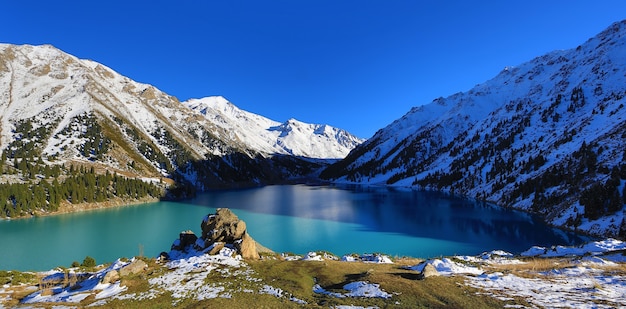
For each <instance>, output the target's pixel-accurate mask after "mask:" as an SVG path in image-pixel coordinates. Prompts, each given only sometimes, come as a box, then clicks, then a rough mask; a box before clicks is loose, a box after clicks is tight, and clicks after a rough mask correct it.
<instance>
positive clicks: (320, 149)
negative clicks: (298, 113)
mask: <svg viewBox="0 0 626 309" xmlns="http://www.w3.org/2000/svg"><path fill="white" fill-rule="evenodd" d="M183 104H184V105H187V106H188V107H189V108H191V109H192V110H195V111H198V112H200V113H201V114H202V115H204V116H205V117H206V119H208V120H209V121H210V122H211V123H213V124H215V125H216V126H218V127H220V128H222V129H224V130H226V131H228V132H229V133H230V135H229V138H230V139H232V140H237V141H241V142H242V143H244V144H245V145H247V146H248V147H250V148H252V149H254V150H256V151H258V152H262V153H271V154H285V155H294V156H301V157H309V158H320V159H322V158H326V159H328V158H337V159H340V158H344V157H345V156H346V155H347V154H348V153H349V152H350V150H352V149H353V148H354V147H356V146H357V145H359V144H361V143H362V142H363V141H364V140H363V139H359V138H357V137H355V136H353V135H351V134H350V133H348V132H346V131H344V130H341V129H337V128H334V127H331V126H328V125H318V124H307V123H304V122H300V121H297V120H295V119H289V120H287V121H286V122H284V123H280V122H277V121H273V120H270V119H268V118H265V117H263V116H260V115H257V114H253V113H250V112H246V111H243V110H241V109H239V108H237V107H236V106H235V105H233V104H232V103H231V102H228V101H227V100H226V99H225V98H224V97H219V96H218V97H207V98H203V99H191V100H189V101H186V102H183Z"/></svg>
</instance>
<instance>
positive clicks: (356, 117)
mask: <svg viewBox="0 0 626 309" xmlns="http://www.w3.org/2000/svg"><path fill="white" fill-rule="evenodd" d="M621 19H626V1H623V0H616V1H613V0H611V1H605V0H593V1H591V0H590V1H583V0H581V1H563V0H557V1H552V0H541V1H535V0H531V1H418V0H409V1H403V0H387V1H383V0H380V1H370V0H355V1H341V0H289V1H287V0H280V1H274V0H267V1H258V0H255V1H238V0H233V1H200V0H178V1H159V0H156V1H131V0H126V1H118V0H110V1H30V0H23V1H16V0H0V42H3V43H12V44H52V45H54V46H56V47H58V48H60V49H61V50H63V51H65V52H67V53H70V54H73V55H75V56H77V57H79V58H87V59H92V60H95V61H98V62H101V63H103V64H105V65H107V66H109V67H111V68H112V69H114V70H116V71H117V72H119V73H121V74H122V75H125V76H128V77H130V78H132V79H134V80H136V81H139V82H143V83H149V84H152V85H155V86H156V87H158V88H159V89H161V90H163V91H165V92H167V93H168V94H170V95H173V96H176V97H177V98H179V99H180V100H181V101H183V100H186V99H189V98H200V97H205V96H209V95H223V96H225V97H226V98H228V99H229V100H230V101H231V102H233V103H234V104H235V105H237V106H239V107H240V108H242V109H245V110H248V111H250V112H253V113H257V114H261V115H263V116H266V117H268V118H271V119H273V120H277V121H285V120H287V119H289V118H296V119H298V120H301V121H305V122H311V123H327V124H330V125H333V126H336V127H340V128H343V129H346V130H348V131H350V132H352V133H353V134H356V135H357V136H360V137H365V138H368V137H371V136H372V135H373V134H374V133H375V131H376V130H378V129H380V128H382V127H384V126H386V125H387V124H389V123H391V122H392V121H393V120H395V119H397V118H399V117H401V116H402V115H404V114H405V113H406V112H408V111H409V109H410V108H411V107H413V106H417V105H422V104H426V103H430V102H431V101H432V100H433V99H435V98H437V97H440V96H443V97H445V96H448V95H451V94H453V93H456V92H459V91H466V90H469V89H470V88H472V87H473V86H474V85H476V84H478V83H482V82H484V81H486V80H488V79H490V78H492V77H493V76H495V75H496V74H498V72H500V71H501V70H502V68H504V67H505V66H511V65H517V64H520V63H522V62H525V61H528V60H531V59H532V58H534V57H536V56H540V55H542V54H544V53H546V52H549V51H552V50H555V49H569V48H575V47H576V46H578V45H580V44H582V43H583V42H584V41H586V40H587V39H588V38H590V37H592V36H594V35H596V34H597V33H598V32H600V31H602V30H604V29H605V28H606V27H608V26H609V25H610V24H611V23H613V22H616V21H619V20H621Z"/></svg>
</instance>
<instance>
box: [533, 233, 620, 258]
mask: <svg viewBox="0 0 626 309" xmlns="http://www.w3.org/2000/svg"><path fill="white" fill-rule="evenodd" d="M618 250H626V243H625V242H623V241H620V240H616V239H612V238H609V239H605V240H601V241H594V242H590V243H586V244H584V245H581V246H578V247H565V246H555V247H552V248H549V249H548V248H545V247H537V246H534V247H532V248H530V249H528V250H526V251H524V252H522V253H521V255H522V256H536V257H562V256H581V255H584V254H592V255H597V254H602V253H606V252H611V251H618Z"/></svg>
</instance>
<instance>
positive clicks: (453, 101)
mask: <svg viewBox="0 0 626 309" xmlns="http://www.w3.org/2000/svg"><path fill="white" fill-rule="evenodd" d="M624 104H626V21H622V22H618V23H615V24H613V25H611V26H610V27H609V28H608V29H606V30H605V31H603V32H602V33H600V34H598V35H597V36H596V37H594V38H591V39H589V40H588V41H587V42H585V43H584V44H582V45H580V46H578V47H576V48H574V49H571V50H560V51H554V52H551V53H548V54H546V55H543V56H541V57H537V58H535V59H533V60H531V61H529V62H526V63H523V64H521V65H519V66H514V67H506V68H504V69H503V70H502V72H500V73H499V74H498V75H497V76H496V77H494V78H493V79H491V80H489V81H486V82H484V83H482V84H479V85H477V86H475V87H474V88H472V89H471V90H469V91H467V92H463V93H456V94H454V95H451V96H449V97H446V98H438V99H435V100H434V101H433V102H432V103H430V104H427V105H423V106H418V107H415V108H413V109H411V110H410V111H409V112H408V113H407V114H406V115H404V116H403V117H402V118H400V119H398V120H396V121H394V122H393V123H391V124H390V125H388V126H387V127H385V128H383V129H381V130H379V131H378V132H377V133H376V134H375V135H374V136H373V137H372V138H371V139H369V140H368V141H366V142H365V143H363V144H361V145H360V146H358V147H356V148H355V149H354V150H353V151H352V152H351V153H350V154H349V155H348V156H347V157H346V158H345V159H344V160H342V161H339V162H337V163H335V164H334V165H332V166H331V167H329V168H328V169H326V170H325V171H324V172H323V173H322V175H321V176H322V177H323V178H325V179H329V180H332V181H337V182H350V183H363V184H385V185H393V186H409V187H415V188H424V189H430V190H441V191H445V192H450V193H452V194H458V195H462V196H467V197H471V198H475V199H478V200H485V201H490V202H493V203H496V204H498V205H503V206H508V207H512V208H517V209H523V210H528V211H532V212H535V213H540V214H542V215H544V216H545V218H546V219H547V221H548V222H550V223H552V224H554V225H557V226H562V227H567V228H571V229H574V230H579V231H585V232H588V233H592V234H597V235H612V236H615V235H621V236H622V237H624V236H626V223H625V220H624V203H625V202H626V189H625V187H626V186H625V183H626V108H625V107H624ZM512 228H514V227H512Z"/></svg>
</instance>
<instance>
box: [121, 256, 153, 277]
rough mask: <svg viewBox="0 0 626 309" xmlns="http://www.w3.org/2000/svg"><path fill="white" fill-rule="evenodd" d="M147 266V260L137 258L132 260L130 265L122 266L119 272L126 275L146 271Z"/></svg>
mask: <svg viewBox="0 0 626 309" xmlns="http://www.w3.org/2000/svg"><path fill="white" fill-rule="evenodd" d="M146 268H148V264H146V262H144V261H142V260H139V259H135V260H133V261H132V262H130V263H129V264H128V265H126V266H124V267H122V268H120V271H119V273H120V276H121V277H125V276H128V275H130V274H138V273H140V272H142V271H144V270H145V269H146Z"/></svg>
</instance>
